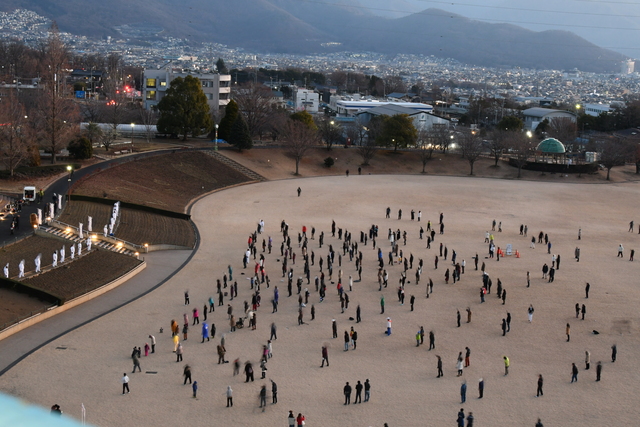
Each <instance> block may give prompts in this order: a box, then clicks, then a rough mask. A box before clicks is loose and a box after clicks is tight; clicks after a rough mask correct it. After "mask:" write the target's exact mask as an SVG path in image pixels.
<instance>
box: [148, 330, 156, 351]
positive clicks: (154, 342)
mask: <svg viewBox="0 0 640 427" xmlns="http://www.w3.org/2000/svg"><path fill="white" fill-rule="evenodd" d="M149 339H150V340H151V354H153V353H155V352H156V337H154V336H153V335H149Z"/></svg>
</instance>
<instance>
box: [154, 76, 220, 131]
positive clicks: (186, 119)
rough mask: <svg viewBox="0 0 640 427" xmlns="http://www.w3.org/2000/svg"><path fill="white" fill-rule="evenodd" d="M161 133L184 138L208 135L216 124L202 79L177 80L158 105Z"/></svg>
mask: <svg viewBox="0 0 640 427" xmlns="http://www.w3.org/2000/svg"><path fill="white" fill-rule="evenodd" d="M158 111H159V112H160V118H158V124H157V126H158V131H159V132H160V133H169V134H176V135H182V136H183V139H184V140H186V139H187V135H188V134H191V135H192V136H194V137H195V136H199V135H201V134H203V133H206V132H208V131H209V130H210V129H211V126H212V124H213V122H212V120H211V115H210V114H209V104H208V103H207V97H206V95H205V94H204V92H203V91H202V84H201V83H200V79H198V78H196V77H192V76H187V77H185V78H184V79H183V78H182V77H177V78H175V79H174V80H173V81H172V82H171V87H169V89H168V90H167V93H166V95H165V96H164V97H163V98H162V99H161V100H160V102H159V103H158Z"/></svg>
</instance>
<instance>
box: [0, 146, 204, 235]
mask: <svg viewBox="0 0 640 427" xmlns="http://www.w3.org/2000/svg"><path fill="white" fill-rule="evenodd" d="M195 150H197V149H195ZM202 150H207V149H202ZM175 151H184V149H183V150H176V149H169V150H158V151H149V152H145V153H139V154H133V155H131V156H123V157H119V158H116V159H112V160H107V161H104V162H101V163H96V164H93V165H90V166H86V167H84V168H82V169H78V170H77V171H74V173H73V176H72V177H71V181H69V175H67V174H65V175H64V176H62V177H60V178H59V179H58V180H56V181H54V182H53V183H52V184H51V185H49V186H48V187H47V188H45V196H44V201H43V203H39V204H38V203H35V202H34V203H31V204H29V205H24V206H23V207H22V212H20V220H21V221H20V229H19V230H15V234H13V235H11V233H10V230H11V219H10V218H11V217H8V219H7V220H5V221H0V246H4V245H6V244H9V243H13V242H14V241H17V240H20V239H22V238H25V237H27V236H29V235H31V233H32V231H33V230H32V229H31V227H29V215H30V214H32V213H36V212H37V209H38V208H40V209H42V210H43V215H44V216H46V211H45V209H46V203H50V202H52V200H53V199H52V196H53V193H56V194H63V195H65V196H66V194H67V191H68V189H69V187H72V186H73V185H74V184H75V183H76V182H77V181H78V180H80V179H82V178H84V177H85V176H87V175H89V174H92V173H94V172H95V171H96V170H98V169H107V168H109V167H111V166H114V165H116V164H119V163H126V162H130V161H132V159H133V158H137V159H141V158H146V157H152V156H157V155H159V154H167V153H172V152H175ZM63 200H64V198H63ZM65 203H66V202H65V201H63V209H64V204H65Z"/></svg>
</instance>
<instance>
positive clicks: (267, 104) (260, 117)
mask: <svg viewBox="0 0 640 427" xmlns="http://www.w3.org/2000/svg"><path fill="white" fill-rule="evenodd" d="M233 99H234V100H235V101H236V103H237V104H238V109H239V110H240V111H241V112H242V114H243V115H244V118H245V121H246V122H247V126H248V127H249V131H250V132H251V136H255V135H262V133H263V132H264V131H265V129H266V128H267V124H268V122H269V115H270V113H271V110H273V103H272V101H273V97H272V96H271V89H269V88H268V87H266V86H263V85H257V84H255V83H253V82H251V83H247V84H246V85H244V86H242V87H241V88H239V89H238V90H237V91H236V92H235V96H234V98H233Z"/></svg>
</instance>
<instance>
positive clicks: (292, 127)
mask: <svg viewBox="0 0 640 427" xmlns="http://www.w3.org/2000/svg"><path fill="white" fill-rule="evenodd" d="M281 132H282V135H283V137H284V138H283V139H284V141H283V142H284V147H285V150H286V151H287V153H288V154H289V155H290V156H291V157H293V159H294V160H295V161H296V172H295V175H299V173H298V168H299V165H300V160H302V158H303V157H304V156H305V155H306V154H307V152H308V151H309V149H311V148H312V147H313V146H315V145H317V144H318V143H319V138H318V132H317V131H315V130H313V129H311V128H309V126H307V125H306V124H304V123H302V122H300V121H297V120H291V119H289V120H287V121H286V122H285V124H284V126H283V128H282V130H281Z"/></svg>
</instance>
